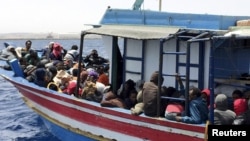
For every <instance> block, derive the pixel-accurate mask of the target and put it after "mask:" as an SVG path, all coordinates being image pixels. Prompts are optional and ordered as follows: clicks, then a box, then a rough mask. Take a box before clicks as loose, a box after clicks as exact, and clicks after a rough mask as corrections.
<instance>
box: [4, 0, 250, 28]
mask: <svg viewBox="0 0 250 141" xmlns="http://www.w3.org/2000/svg"><path fill="white" fill-rule="evenodd" d="M134 1H135V0H2V1H1V5H0V21H1V23H0V33H22V32H34V33H47V32H53V33H77V32H80V31H82V30H84V29H86V28H88V26H86V24H99V22H100V20H101V18H102V16H103V14H104V12H105V10H106V9H107V7H108V6H110V7H111V8H122V9H131V8H132V6H133V4H134ZM249 4H250V2H249V1H248V0H238V1H236V0H162V7H161V11H168V12H181V13H199V14H219V15H236V16H237V15H242V16H250V7H249ZM142 8H143V9H147V10H159V0H144V3H143V5H142Z"/></svg>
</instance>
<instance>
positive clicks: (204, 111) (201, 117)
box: [175, 87, 208, 124]
mask: <svg viewBox="0 0 250 141" xmlns="http://www.w3.org/2000/svg"><path fill="white" fill-rule="evenodd" d="M189 100H190V103H189V111H190V116H176V117H175V120H176V121H179V122H184V123H191V124H201V123H205V122H206V120H208V107H207V104H206V102H205V101H204V100H203V99H202V97H201V91H200V89H198V88H196V87H193V88H191V89H190V90H189Z"/></svg>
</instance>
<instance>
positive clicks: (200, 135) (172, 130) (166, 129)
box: [21, 88, 204, 138]
mask: <svg viewBox="0 0 250 141" xmlns="http://www.w3.org/2000/svg"><path fill="white" fill-rule="evenodd" d="M21 89H24V90H25V91H29V92H30V93H33V94H35V95H37V96H39V97H42V98H44V99H47V100H49V101H52V102H55V103H58V104H62V105H65V106H67V107H70V108H75V109H78V110H80V111H84V112H87V113H89V114H92V115H93V114H94V115H96V116H102V117H105V118H108V119H111V120H115V121H119V122H125V123H129V124H133V125H137V126H142V127H148V128H152V129H155V130H160V131H164V132H169V133H175V134H183V135H187V136H191V137H198V138H204V133H199V132H194V131H189V130H183V129H178V128H170V127H166V126H161V125H155V124H151V123H146V122H140V121H136V120H130V119H127V118H122V117H118V116H113V115H110V114H105V113H100V112H97V111H94V110H91V109H88V108H84V107H81V106H78V105H74V104H71V103H67V102H64V101H60V100H58V99H54V98H51V97H47V96H44V95H41V94H39V93H36V92H34V91H31V90H29V89H26V88H21Z"/></svg>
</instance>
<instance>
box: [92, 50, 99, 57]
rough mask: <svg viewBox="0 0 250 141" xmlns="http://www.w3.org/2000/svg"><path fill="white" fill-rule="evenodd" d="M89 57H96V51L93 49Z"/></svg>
mask: <svg viewBox="0 0 250 141" xmlns="http://www.w3.org/2000/svg"><path fill="white" fill-rule="evenodd" d="M91 55H92V56H94V57H98V52H97V50H95V49H93V50H92V51H91Z"/></svg>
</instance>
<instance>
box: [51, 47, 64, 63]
mask: <svg viewBox="0 0 250 141" xmlns="http://www.w3.org/2000/svg"><path fill="white" fill-rule="evenodd" d="M49 58H50V60H52V61H53V60H57V61H63V56H62V46H61V45H60V44H59V43H54V44H53V48H52V52H51V53H50V56H49Z"/></svg>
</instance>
